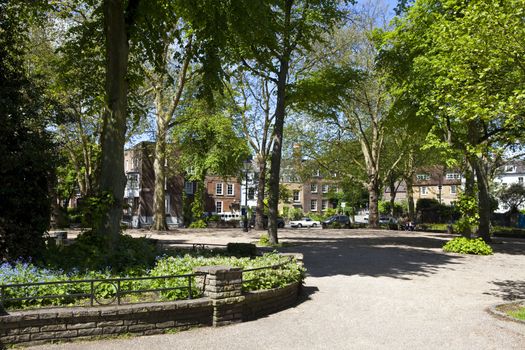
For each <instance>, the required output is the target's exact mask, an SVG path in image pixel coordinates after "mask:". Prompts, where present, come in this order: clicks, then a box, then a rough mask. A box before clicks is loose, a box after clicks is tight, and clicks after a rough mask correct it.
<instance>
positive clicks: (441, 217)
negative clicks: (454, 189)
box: [416, 198, 459, 223]
mask: <svg viewBox="0 0 525 350" xmlns="http://www.w3.org/2000/svg"><path fill="white" fill-rule="evenodd" d="M416 212H417V214H418V218H419V219H420V220H421V222H423V223H447V222H449V221H451V220H454V219H456V218H458V217H459V212H458V208H457V207H452V206H448V205H445V204H441V203H439V201H438V200H436V199H431V198H420V199H418V200H417V202H416Z"/></svg>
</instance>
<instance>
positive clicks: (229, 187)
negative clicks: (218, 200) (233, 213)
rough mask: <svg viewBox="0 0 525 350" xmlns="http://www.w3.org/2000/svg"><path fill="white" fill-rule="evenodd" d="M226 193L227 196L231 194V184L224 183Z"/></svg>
mask: <svg viewBox="0 0 525 350" xmlns="http://www.w3.org/2000/svg"><path fill="white" fill-rule="evenodd" d="M226 194H227V195H228V196H233V184H227V185H226Z"/></svg>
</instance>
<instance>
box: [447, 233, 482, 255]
mask: <svg viewBox="0 0 525 350" xmlns="http://www.w3.org/2000/svg"><path fill="white" fill-rule="evenodd" d="M443 250H444V251H446V252H449V253H460V254H475V255H491V254H492V248H491V247H490V246H489V245H488V244H487V243H485V242H484V241H483V239H481V238H473V239H470V238H466V237H456V238H454V239H452V240H450V241H448V242H447V243H446V244H445V245H444V246H443Z"/></svg>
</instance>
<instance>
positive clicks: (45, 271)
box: [0, 238, 305, 309]
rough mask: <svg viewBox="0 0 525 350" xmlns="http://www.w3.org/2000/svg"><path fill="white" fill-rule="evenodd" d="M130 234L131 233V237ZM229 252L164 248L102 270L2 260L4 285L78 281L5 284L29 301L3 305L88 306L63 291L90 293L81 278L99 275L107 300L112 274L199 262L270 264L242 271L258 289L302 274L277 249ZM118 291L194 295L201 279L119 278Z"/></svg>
mask: <svg viewBox="0 0 525 350" xmlns="http://www.w3.org/2000/svg"><path fill="white" fill-rule="evenodd" d="M130 239H131V238H130ZM234 255H235V254H231V253H228V252H227V251H218V250H199V251H187V250H176V251H167V252H165V253H164V254H163V255H161V256H158V257H157V258H156V259H155V261H154V263H153V264H152V265H151V266H150V267H149V268H147V267H146V266H144V265H137V264H134V261H132V260H129V259H128V260H126V261H131V265H130V266H129V267H128V268H127V269H123V268H122V266H121V269H119V270H118V271H114V270H112V269H109V268H105V269H100V270H88V269H83V270H80V269H78V268H69V269H68V270H67V271H66V270H64V269H59V268H49V267H42V266H38V265H37V264H33V263H30V262H23V261H17V262H14V263H7V262H6V263H3V264H2V265H0V280H1V281H2V284H4V285H8V284H23V283H38V282H59V281H77V283H55V284H45V285H38V286H23V287H17V288H5V289H4V293H5V294H4V297H5V298H27V297H29V298H30V299H27V300H19V301H8V302H6V303H5V304H4V307H5V308H7V309H21V308H38V307H49V306H70V305H86V304H88V303H89V298H87V297H86V296H85V295H84V296H78V297H73V296H67V295H71V294H89V293H90V292H91V288H92V287H91V283H90V282H82V281H83V280H90V279H97V280H98V279H101V280H105V282H102V281H101V282H96V283H95V284H94V286H95V287H94V294H95V299H96V300H97V301H100V302H104V303H105V302H110V301H112V300H113V299H114V298H115V296H116V289H117V287H116V285H117V282H116V281H112V280H111V279H112V278H121V277H122V278H127V277H141V278H142V277H159V276H173V275H186V274H192V273H193V271H194V269H195V268H196V267H199V266H210V265H227V266H234V267H241V268H243V269H252V268H259V267H268V266H274V267H275V268H273V269H264V270H258V271H253V272H246V273H245V274H244V276H243V278H244V280H246V281H247V282H246V283H244V284H243V288H244V289H245V290H259V289H269V288H276V287H282V286H285V285H287V284H289V283H292V282H299V281H301V280H302V279H303V277H304V272H305V270H304V268H302V267H300V266H299V265H297V264H296V263H295V261H294V260H293V259H291V258H290V257H283V256H280V255H278V254H276V253H268V254H265V255H263V256H258V257H255V258H250V257H239V254H238V252H236V255H237V256H234ZM188 278H190V279H191V284H192V288H191V291H190V290H188V288H187V286H188ZM118 283H119V284H120V290H121V292H126V291H133V290H149V289H159V288H170V290H165V291H160V292H145V293H139V294H134V293H128V294H125V295H124V298H125V300H124V302H141V301H153V300H160V301H170V300H179V299H186V298H188V296H189V293H190V292H191V293H192V297H198V296H200V294H201V293H202V280H199V277H183V278H167V279H147V278H146V279H138V280H121V281H119V282H118ZM48 295H59V296H62V295H64V297H60V298H55V299H48V298H45V296H48Z"/></svg>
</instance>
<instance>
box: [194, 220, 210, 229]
mask: <svg viewBox="0 0 525 350" xmlns="http://www.w3.org/2000/svg"><path fill="white" fill-rule="evenodd" d="M189 227H190V228H206V227H208V224H206V221H204V220H197V221H194V222H192V223H191V224H190V226H189Z"/></svg>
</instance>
